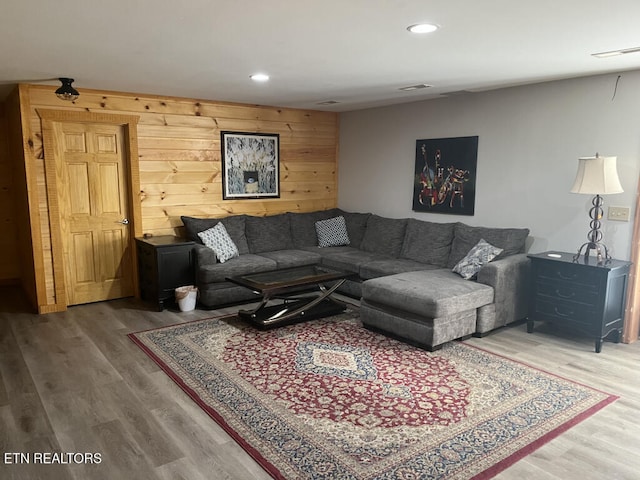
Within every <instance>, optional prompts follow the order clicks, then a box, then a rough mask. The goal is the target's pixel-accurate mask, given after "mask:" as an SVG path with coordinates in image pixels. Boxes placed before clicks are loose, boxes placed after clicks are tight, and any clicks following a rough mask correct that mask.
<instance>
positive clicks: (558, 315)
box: [527, 252, 631, 353]
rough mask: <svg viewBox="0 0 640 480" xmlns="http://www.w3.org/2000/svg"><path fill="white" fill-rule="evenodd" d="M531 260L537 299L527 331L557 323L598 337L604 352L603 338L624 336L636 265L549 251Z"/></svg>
mask: <svg viewBox="0 0 640 480" xmlns="http://www.w3.org/2000/svg"><path fill="white" fill-rule="evenodd" d="M528 257H529V258H530V259H531V295H530V301H529V317H528V320H527V332H529V333H532V332H533V326H534V322H535V321H545V322H552V323H554V324H556V325H560V326H566V327H568V328H569V329H574V330H578V331H581V332H584V333H586V334H587V335H590V336H592V337H594V338H595V349H596V352H597V353H600V351H601V349H602V342H603V340H604V339H605V338H606V337H608V336H609V335H611V334H613V335H614V340H615V342H616V343H617V342H619V341H620V339H621V337H622V327H623V325H624V309H625V299H626V293H627V282H628V278H629V268H630V266H631V262H625V261H622V260H609V261H608V262H604V263H602V264H598V262H597V259H596V258H595V257H589V258H588V259H585V258H584V256H580V257H578V258H577V259H576V260H575V261H574V260H573V258H574V254H572V253H566V252H544V253H539V254H536V255H528Z"/></svg>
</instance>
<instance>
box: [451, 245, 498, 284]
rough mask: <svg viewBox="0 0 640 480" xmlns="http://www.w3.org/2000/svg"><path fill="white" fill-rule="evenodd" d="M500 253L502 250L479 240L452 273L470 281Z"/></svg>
mask: <svg viewBox="0 0 640 480" xmlns="http://www.w3.org/2000/svg"><path fill="white" fill-rule="evenodd" d="M501 253H502V248H498V247H494V246H493V245H491V244H490V243H489V242H487V241H485V240H484V239H480V241H479V242H478V243H476V244H475V246H474V247H473V248H472V249H471V250H469V253H467V254H466V255H465V257H464V258H463V259H462V260H460V261H459V262H458V263H457V264H456V266H455V267H453V271H454V272H456V273H457V274H458V275H460V276H461V277H462V278H464V279H465V280H470V279H472V278H473V277H475V276H476V275H477V273H478V272H479V271H480V269H481V268H482V267H484V266H485V265H486V264H487V263H489V262H490V261H491V260H493V259H494V258H496V257H497V256H498V255H500V254H501Z"/></svg>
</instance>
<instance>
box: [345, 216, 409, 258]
mask: <svg viewBox="0 0 640 480" xmlns="http://www.w3.org/2000/svg"><path fill="white" fill-rule="evenodd" d="M406 227H407V219H406V218H385V217H379V216H378V215H371V216H370V217H369V219H368V220H367V228H366V230H365V232H364V238H363V239H362V243H361V244H360V249H361V250H364V251H365V252H373V253H380V254H383V255H391V256H392V257H398V256H400V252H401V251H402V244H403V242H404V234H405V230H406ZM349 238H351V237H349Z"/></svg>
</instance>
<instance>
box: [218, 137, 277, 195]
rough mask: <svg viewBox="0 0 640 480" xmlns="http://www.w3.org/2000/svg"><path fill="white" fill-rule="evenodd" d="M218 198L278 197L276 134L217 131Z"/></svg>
mask: <svg viewBox="0 0 640 480" xmlns="http://www.w3.org/2000/svg"><path fill="white" fill-rule="evenodd" d="M220 143H221V147H220V148H221V153H222V199H223V200H237V199H256V198H279V197H280V135H279V134H277V133H249V132H231V131H223V132H220Z"/></svg>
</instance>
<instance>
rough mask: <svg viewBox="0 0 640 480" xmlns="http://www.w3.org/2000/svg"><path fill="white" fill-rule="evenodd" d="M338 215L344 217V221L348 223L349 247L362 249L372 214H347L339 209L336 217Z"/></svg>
mask: <svg viewBox="0 0 640 480" xmlns="http://www.w3.org/2000/svg"><path fill="white" fill-rule="evenodd" d="M338 215H342V216H343V217H344V221H345V222H346V223H347V233H348V234H349V245H351V246H352V247H355V248H360V245H361V244H362V239H363V238H364V232H365V231H366V230H367V221H368V220H369V217H370V216H371V214H370V213H353V212H345V211H344V210H340V209H338V213H336V215H335V216H338Z"/></svg>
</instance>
